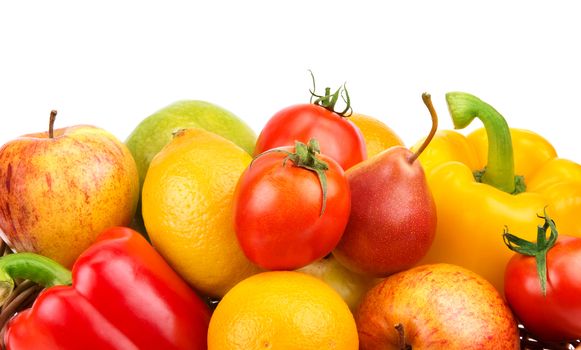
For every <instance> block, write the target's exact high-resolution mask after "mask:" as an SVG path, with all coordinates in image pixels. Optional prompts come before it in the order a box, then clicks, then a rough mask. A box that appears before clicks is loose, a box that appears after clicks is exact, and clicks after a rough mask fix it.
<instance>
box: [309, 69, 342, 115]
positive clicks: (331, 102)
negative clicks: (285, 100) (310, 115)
mask: <svg viewBox="0 0 581 350" xmlns="http://www.w3.org/2000/svg"><path fill="white" fill-rule="evenodd" d="M309 73H311V78H312V80H313V89H312V90H309V91H310V93H311V101H310V102H311V103H312V104H315V105H318V106H321V107H323V108H325V109H327V110H329V111H331V112H334V113H336V114H337V115H339V116H341V117H349V116H350V115H351V114H352V113H353V109H352V108H351V98H350V97H349V91H347V86H346V84H343V85H342V86H340V87H339V88H338V89H337V90H335V92H334V93H331V88H330V87H326V88H325V94H324V95H317V94H316V93H315V91H316V88H317V87H316V85H315V75H314V74H313V72H312V71H310V70H309ZM339 96H341V98H342V99H343V102H345V108H344V109H343V110H342V111H336V110H335V105H336V104H337V101H338V100H339Z"/></svg>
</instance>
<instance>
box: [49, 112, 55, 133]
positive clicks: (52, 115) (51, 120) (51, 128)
mask: <svg viewBox="0 0 581 350" xmlns="http://www.w3.org/2000/svg"><path fill="white" fill-rule="evenodd" d="M55 120H56V111H55V110H54V109H53V110H52V111H50V118H49V121H48V138H49V139H52V138H54V121H55Z"/></svg>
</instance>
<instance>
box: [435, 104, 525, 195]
mask: <svg viewBox="0 0 581 350" xmlns="http://www.w3.org/2000/svg"><path fill="white" fill-rule="evenodd" d="M446 101H447V103H448V108H449V110H450V115H451V116H452V121H453V123H454V127H455V128H456V129H463V128H465V127H466V126H468V125H469V124H470V123H471V122H472V120H474V118H478V119H480V121H482V124H484V128H485V129H486V135H487V136H488V161H487V164H486V167H485V168H484V170H483V173H482V174H480V175H479V176H481V177H480V181H481V182H482V183H485V184H488V185H491V186H494V187H496V188H498V189H499V190H501V191H504V192H507V193H511V194H513V193H517V192H522V189H521V188H517V182H518V183H519V184H522V179H517V178H516V177H515V173H514V156H513V149H512V139H511V136H510V129H509V127H508V124H507V123H506V120H505V119H504V117H503V116H502V115H501V114H500V113H498V112H497V111H496V110H495V109H494V108H493V107H492V106H490V105H489V104H487V103H485V102H483V101H482V100H480V99H479V98H478V97H476V96H473V95H470V94H467V93H463V92H450V93H448V94H446Z"/></svg>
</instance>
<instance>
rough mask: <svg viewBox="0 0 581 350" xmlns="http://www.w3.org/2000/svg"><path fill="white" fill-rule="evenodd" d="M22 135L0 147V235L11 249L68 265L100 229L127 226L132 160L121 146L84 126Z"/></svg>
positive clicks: (134, 182)
mask: <svg viewBox="0 0 581 350" xmlns="http://www.w3.org/2000/svg"><path fill="white" fill-rule="evenodd" d="M55 117H56V112H55V111H53V112H52V113H51V120H50V125H49V131H48V132H41V133H35V134H28V135H23V136H21V137H18V138H16V139H14V140H12V141H9V142H7V143H6V144H4V145H3V146H2V147H1V148H0V184H2V185H1V186H0V235H1V236H2V238H3V239H4V240H5V241H6V242H7V243H8V244H9V245H10V247H11V248H12V249H14V250H16V251H18V252H22V251H27V252H35V253H38V254H41V255H45V256H47V257H49V258H52V259H54V260H56V261H58V262H59V263H61V264H62V265H64V266H67V267H70V266H71V265H72V264H73V262H74V261H75V259H76V258H77V257H78V256H79V255H80V253H81V252H82V251H83V250H85V249H86V248H87V247H88V246H89V245H90V244H91V243H92V242H93V240H94V239H95V238H96V236H97V235H98V234H99V233H101V231H103V230H104V229H106V228H109V227H112V226H120V225H128V224H129V223H130V222H131V219H132V217H133V215H134V214H135V209H136V206H137V199H138V195H139V187H138V186H139V180H138V175H137V167H136V165H135V161H134V160H133V157H132V156H131V153H130V152H129V150H128V149H127V147H126V146H125V145H124V144H123V143H122V142H121V141H119V140H118V139H116V138H115V136H113V135H112V134H110V133H108V132H107V131H105V130H103V129H100V128H97V127H94V126H89V125H77V126H71V127H67V128H62V129H56V130H54V129H53V125H54V119H55Z"/></svg>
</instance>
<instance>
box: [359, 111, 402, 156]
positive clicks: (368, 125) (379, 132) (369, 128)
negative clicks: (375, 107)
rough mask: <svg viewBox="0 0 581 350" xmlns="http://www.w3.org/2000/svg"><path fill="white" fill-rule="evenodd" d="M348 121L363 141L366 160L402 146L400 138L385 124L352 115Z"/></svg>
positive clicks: (360, 115)
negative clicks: (352, 124) (353, 125)
mask: <svg viewBox="0 0 581 350" xmlns="http://www.w3.org/2000/svg"><path fill="white" fill-rule="evenodd" d="M349 120H350V121H351V122H353V123H354V124H355V125H356V126H357V127H358V128H359V130H361V133H362V134H363V139H364V140H365V146H366V147H367V158H371V157H373V156H374V155H376V154H378V153H380V152H381V151H384V150H386V149H388V148H389V147H392V146H404V143H403V141H402V140H401V138H400V137H399V136H398V135H397V134H396V133H395V131H393V130H392V129H391V128H390V127H389V126H387V125H385V123H383V122H381V121H380V120H378V119H375V118H372V117H370V116H367V115H364V114H358V113H353V114H352V115H351V116H350V117H349Z"/></svg>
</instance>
